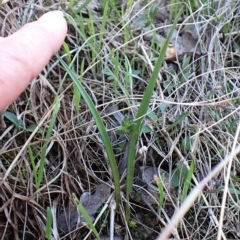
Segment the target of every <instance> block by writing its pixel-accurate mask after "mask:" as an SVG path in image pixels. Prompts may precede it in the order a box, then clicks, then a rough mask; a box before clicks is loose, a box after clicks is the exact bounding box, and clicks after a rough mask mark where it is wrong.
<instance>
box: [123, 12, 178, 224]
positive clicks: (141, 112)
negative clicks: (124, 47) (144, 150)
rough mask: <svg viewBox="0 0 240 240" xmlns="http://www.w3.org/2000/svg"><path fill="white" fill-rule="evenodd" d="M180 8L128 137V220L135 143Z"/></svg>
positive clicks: (127, 218)
mask: <svg viewBox="0 0 240 240" xmlns="http://www.w3.org/2000/svg"><path fill="white" fill-rule="evenodd" d="M181 12H182V11H181V10H180V11H179V12H178V14H177V16H176V18H175V20H174V23H173V25H172V28H171V30H170V32H169V35H168V37H167V39H166V41H165V44H164V45H163V47H162V50H161V53H160V55H159V57H158V59H157V62H156V65H155V67H154V70H153V73H152V75H151V77H150V80H149V83H148V86H147V88H146V91H145V93H144V95H143V99H142V101H141V104H140V107H139V110H138V113H137V117H136V118H137V120H136V121H135V123H136V125H135V126H134V129H133V132H132V134H131V137H130V141H129V151H128V161H127V186H126V198H127V204H126V220H127V222H129V219H130V205H129V204H128V203H129V194H130V193H131V192H132V185H133V177H134V165H135V155H136V143H137V140H138V137H139V134H140V131H141V126H142V119H143V117H144V115H145V114H146V113H147V109H148V107H149V103H150V100H151V97H152V93H153V90H154V87H155V84H156V81H157V79H158V74H159V72H160V69H161V66H162V63H163V61H164V57H165V53H166V50H167V47H168V44H169V42H170V39H171V36H172V34H173V31H174V29H175V27H176V25H177V22H178V19H179V17H180V15H181Z"/></svg>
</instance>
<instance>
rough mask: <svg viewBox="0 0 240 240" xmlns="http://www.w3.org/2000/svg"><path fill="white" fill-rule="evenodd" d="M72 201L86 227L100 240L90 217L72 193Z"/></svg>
mask: <svg viewBox="0 0 240 240" xmlns="http://www.w3.org/2000/svg"><path fill="white" fill-rule="evenodd" d="M72 196H73V201H74V203H75V204H76V206H77V208H78V210H79V212H80V213H81V215H82V216H83V218H84V219H85V221H86V223H87V224H88V226H89V227H90V228H91V230H92V231H93V233H94V235H95V237H96V238H97V239H98V240H100V236H99V234H98V232H97V229H96V228H95V226H94V224H93V222H92V219H91V217H90V216H89V214H88V212H87V210H86V209H85V208H84V206H83V205H82V203H81V202H80V201H79V199H78V198H77V196H76V195H75V194H74V193H73V195H72Z"/></svg>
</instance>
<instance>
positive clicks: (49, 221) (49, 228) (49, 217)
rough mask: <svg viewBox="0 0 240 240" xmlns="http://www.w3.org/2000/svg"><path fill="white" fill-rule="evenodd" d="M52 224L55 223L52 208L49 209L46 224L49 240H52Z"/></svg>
mask: <svg viewBox="0 0 240 240" xmlns="http://www.w3.org/2000/svg"><path fill="white" fill-rule="evenodd" d="M52 222H53V217H52V211H51V208H50V207H47V222H46V231H45V236H46V238H47V239H48V240H50V239H51V232H52Z"/></svg>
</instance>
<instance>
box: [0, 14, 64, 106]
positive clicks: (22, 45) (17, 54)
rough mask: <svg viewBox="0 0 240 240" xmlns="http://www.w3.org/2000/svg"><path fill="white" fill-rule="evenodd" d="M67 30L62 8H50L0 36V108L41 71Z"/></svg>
mask: <svg viewBox="0 0 240 240" xmlns="http://www.w3.org/2000/svg"><path fill="white" fill-rule="evenodd" d="M66 33H67V23H66V21H65V19H64V17H63V14H62V12H60V11H53V12H49V13H46V14H44V15H43V16H42V17H41V18H40V19H39V20H38V21H36V22H32V23H28V24H26V25H25V26H24V27H23V28H21V29H20V30H19V31H18V32H16V33H14V34H13V35H11V36H9V37H7V38H1V39H0V111H2V110H3V109H4V108H5V107H6V106H7V105H9V104H11V102H13V101H14V100H15V99H16V98H17V97H18V96H19V94H20V93H21V92H23V91H24V89H25V88H26V87H27V86H28V84H29V82H30V81H31V80H32V79H33V78H35V77H36V76H37V75H38V74H39V73H40V72H41V71H42V69H43V68H44V67H45V66H46V64H47V63H48V61H49V60H50V58H51V56H52V55H53V54H55V53H56V52H57V51H58V50H59V48H60V47H61V45H62V43H63V41H64V38H65V36H66Z"/></svg>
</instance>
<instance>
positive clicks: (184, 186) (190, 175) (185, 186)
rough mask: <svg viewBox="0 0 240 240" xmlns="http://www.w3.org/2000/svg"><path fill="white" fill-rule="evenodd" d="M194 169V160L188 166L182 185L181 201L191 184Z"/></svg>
mask: <svg viewBox="0 0 240 240" xmlns="http://www.w3.org/2000/svg"><path fill="white" fill-rule="evenodd" d="M193 171H194V161H192V162H191V165H190V168H189V170H188V174H187V178H186V180H185V182H184V185H183V193H182V201H184V200H185V199H186V197H187V193H188V189H189V186H190V184H191V180H192V176H193Z"/></svg>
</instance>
